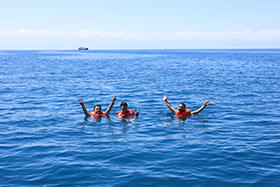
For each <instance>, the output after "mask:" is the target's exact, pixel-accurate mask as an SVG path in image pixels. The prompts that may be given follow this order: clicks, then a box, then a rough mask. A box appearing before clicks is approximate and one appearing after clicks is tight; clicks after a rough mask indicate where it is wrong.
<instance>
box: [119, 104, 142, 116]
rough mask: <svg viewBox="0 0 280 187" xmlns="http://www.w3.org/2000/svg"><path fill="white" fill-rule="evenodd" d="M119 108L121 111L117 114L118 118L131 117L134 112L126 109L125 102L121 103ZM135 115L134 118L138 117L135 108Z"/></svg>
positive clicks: (137, 111)
mask: <svg viewBox="0 0 280 187" xmlns="http://www.w3.org/2000/svg"><path fill="white" fill-rule="evenodd" d="M120 108H121V109H122V111H120V112H117V115H118V117H122V118H127V117H133V116H134V111H133V110H128V109H127V108H128V106H127V103H126V102H122V103H121V106H120ZM135 114H136V116H138V115H139V110H138V108H137V110H136V109H135Z"/></svg>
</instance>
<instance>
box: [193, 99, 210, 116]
mask: <svg viewBox="0 0 280 187" xmlns="http://www.w3.org/2000/svg"><path fill="white" fill-rule="evenodd" d="M209 104H210V100H209V99H207V101H204V104H203V106H202V107H200V108H199V109H198V110H196V111H193V112H192V114H198V113H199V112H201V111H202V110H203V109H204V108H205V107H206V106H207V105H209Z"/></svg>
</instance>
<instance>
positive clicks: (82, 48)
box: [78, 47, 88, 50]
mask: <svg viewBox="0 0 280 187" xmlns="http://www.w3.org/2000/svg"><path fill="white" fill-rule="evenodd" d="M78 50H88V47H79V48H78Z"/></svg>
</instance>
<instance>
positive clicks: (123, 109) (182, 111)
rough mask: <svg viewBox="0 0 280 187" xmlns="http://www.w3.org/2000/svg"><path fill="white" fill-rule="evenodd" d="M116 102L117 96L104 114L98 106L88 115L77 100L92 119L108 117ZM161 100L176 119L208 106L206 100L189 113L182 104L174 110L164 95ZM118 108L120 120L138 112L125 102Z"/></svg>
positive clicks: (81, 101)
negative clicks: (130, 108) (119, 109)
mask: <svg viewBox="0 0 280 187" xmlns="http://www.w3.org/2000/svg"><path fill="white" fill-rule="evenodd" d="M116 100H117V96H116V95H114V97H113V100H112V102H111V104H110V105H109V107H108V109H107V110H106V112H102V110H101V106H100V105H95V107H94V109H93V112H90V113H88V111H87V109H86V107H85V104H84V102H83V100H82V99H79V101H80V105H81V106H82V108H83V111H84V113H85V115H86V116H93V117H102V116H109V114H110V112H111V109H112V108H113V106H114V104H115V101H116ZM163 100H164V102H165V104H166V106H167V107H168V108H169V109H170V110H171V111H172V112H174V113H175V115H176V117H177V118H184V117H187V116H189V115H192V114H198V113H199V112H201V111H202V110H203V109H204V108H205V107H206V106H207V105H209V104H210V100H209V99H208V100H206V101H204V104H203V106H202V107H200V108H199V109H198V110H196V111H191V110H190V109H188V108H186V105H185V104H184V103H180V104H179V106H178V109H177V110H176V109H174V108H173V107H172V106H171V105H170V104H169V102H168V101H167V96H166V95H164V96H163ZM120 108H121V111H119V112H117V116H118V117H121V118H127V117H133V116H134V113H135V115H136V116H138V115H139V110H138V108H137V109H135V112H134V111H133V110H128V106H127V103H126V102H122V103H121V105H120Z"/></svg>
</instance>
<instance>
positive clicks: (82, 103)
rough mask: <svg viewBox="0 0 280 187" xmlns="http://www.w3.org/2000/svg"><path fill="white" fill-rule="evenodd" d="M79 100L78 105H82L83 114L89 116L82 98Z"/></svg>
mask: <svg viewBox="0 0 280 187" xmlns="http://www.w3.org/2000/svg"><path fill="white" fill-rule="evenodd" d="M79 101H80V105H81V106H82V108H83V111H84V113H85V115H86V116H90V114H89V113H88V111H87V109H86V107H85V104H84V102H83V100H82V98H81V99H79Z"/></svg>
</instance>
